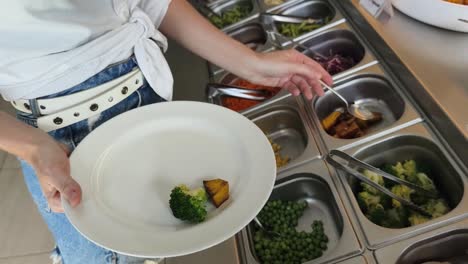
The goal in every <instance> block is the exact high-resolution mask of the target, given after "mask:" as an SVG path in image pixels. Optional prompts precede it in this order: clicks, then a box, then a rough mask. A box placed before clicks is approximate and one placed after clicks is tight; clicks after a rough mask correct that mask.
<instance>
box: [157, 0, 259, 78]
mask: <svg viewBox="0 0 468 264" xmlns="http://www.w3.org/2000/svg"><path fill="white" fill-rule="evenodd" d="M160 30H161V32H163V33H164V34H165V35H167V36H168V37H170V38H172V39H174V40H175V41H177V42H178V43H180V44H181V45H183V46H184V47H186V48H187V49H189V50H191V51H192V52H194V53H195V54H197V55H199V56H200V57H202V58H204V59H206V60H208V61H210V62H212V63H214V64H216V65H218V66H221V67H222V68H224V69H226V70H228V71H230V72H232V73H234V74H237V75H241V76H248V75H249V73H250V72H251V71H252V66H253V65H252V64H253V62H255V60H256V59H257V56H256V53H255V52H254V51H252V50H251V49H249V48H248V47H246V46H245V45H243V44H241V43H240V42H238V41H236V40H234V39H232V38H230V37H228V36H227V35H226V34H224V33H223V32H221V31H220V30H218V29H217V28H216V27H214V26H213V25H212V24H211V23H210V22H208V20H206V19H205V18H204V17H202V16H201V15H200V14H199V13H198V12H197V11H196V10H195V9H194V8H193V7H192V6H191V5H190V4H189V3H188V2H187V1H185V0H172V3H171V4H170V6H169V9H168V11H167V14H166V16H165V18H164V20H163V22H162V24H161V27H160Z"/></svg>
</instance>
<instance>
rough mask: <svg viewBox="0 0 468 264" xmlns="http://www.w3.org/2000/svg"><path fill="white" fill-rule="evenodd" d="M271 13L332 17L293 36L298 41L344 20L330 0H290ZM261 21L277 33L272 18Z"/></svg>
mask: <svg viewBox="0 0 468 264" xmlns="http://www.w3.org/2000/svg"><path fill="white" fill-rule="evenodd" d="M271 13H273V14H280V15H291V16H297V17H304V18H325V17H332V19H331V20H330V21H329V22H328V23H327V24H326V25H324V26H322V27H320V28H317V29H315V30H312V31H310V32H308V33H304V34H302V35H300V36H298V37H296V38H294V40H296V41H300V40H302V39H304V38H307V37H310V36H312V35H315V34H318V33H320V32H323V31H325V30H328V29H329V28H331V27H334V26H336V25H338V24H340V23H343V22H345V19H344V17H343V15H341V13H340V12H339V11H338V10H337V9H336V8H335V7H334V6H333V5H332V4H330V2H328V1H325V0H306V1H290V2H287V3H286V4H284V5H281V7H279V8H278V9H274V10H272V11H271ZM262 23H264V24H265V27H266V28H268V29H269V30H272V31H275V32H277V33H279V31H278V24H277V22H276V21H275V20H274V19H263V21H262Z"/></svg>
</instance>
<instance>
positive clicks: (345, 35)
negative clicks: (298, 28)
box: [282, 23, 378, 80]
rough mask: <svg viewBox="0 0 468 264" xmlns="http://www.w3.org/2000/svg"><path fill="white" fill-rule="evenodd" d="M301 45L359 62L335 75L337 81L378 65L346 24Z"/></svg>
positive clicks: (310, 38) (324, 53)
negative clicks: (345, 56) (348, 57)
mask: <svg viewBox="0 0 468 264" xmlns="http://www.w3.org/2000/svg"><path fill="white" fill-rule="evenodd" d="M299 43H301V44H302V45H304V46H306V47H308V48H310V49H311V50H312V51H314V52H317V53H319V54H321V55H324V56H328V55H330V53H332V54H336V53H339V54H343V55H347V56H351V57H353V59H354V60H355V61H356V62H357V63H356V65H354V66H353V67H351V68H349V69H348V70H345V71H343V72H340V73H337V74H335V75H333V79H335V80H337V79H340V78H342V77H344V76H346V75H349V74H352V73H355V72H357V71H360V70H362V69H364V68H367V67H370V66H372V65H374V64H377V63H378V62H377V61H376V59H375V57H374V55H373V54H372V52H371V51H370V50H369V49H368V48H366V47H365V46H364V45H363V44H362V42H361V41H360V40H359V38H358V37H357V35H356V34H355V33H354V31H353V30H352V29H351V28H350V27H349V26H348V25H347V24H346V23H342V24H338V25H336V26H334V27H332V28H330V29H328V30H326V31H324V32H322V33H319V34H317V35H314V36H312V37H309V38H305V39H303V40H302V41H299ZM282 45H287V46H288V47H289V46H292V45H293V44H291V43H288V42H285V43H283V44H282ZM296 49H297V50H298V51H301V52H302V51H303V49H302V48H301V47H296ZM330 51H332V52H330ZM304 54H306V55H309V54H310V55H311V52H308V51H305V52H304Z"/></svg>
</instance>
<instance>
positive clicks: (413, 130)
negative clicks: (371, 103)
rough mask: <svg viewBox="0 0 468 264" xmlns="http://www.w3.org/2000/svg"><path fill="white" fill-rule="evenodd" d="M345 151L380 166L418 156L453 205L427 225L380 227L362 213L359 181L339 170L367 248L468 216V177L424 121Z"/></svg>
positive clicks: (418, 159)
mask: <svg viewBox="0 0 468 264" xmlns="http://www.w3.org/2000/svg"><path fill="white" fill-rule="evenodd" d="M345 152H346V153H348V154H350V155H353V156H355V157H357V158H359V159H362V160H364V161H366V162H368V163H370V164H371V165H374V166H377V167H378V166H381V165H383V164H384V163H391V164H393V163H396V162H397V161H404V160H407V159H415V160H416V161H422V162H424V163H425V164H428V165H430V166H431V168H430V169H431V171H432V173H431V175H430V176H431V177H433V179H434V182H435V184H436V185H437V187H438V188H439V190H440V192H441V193H442V195H444V196H445V197H446V198H447V199H448V201H449V204H450V205H451V207H452V208H453V209H452V210H451V211H450V212H449V213H447V214H446V215H444V216H441V217H439V218H436V219H433V220H430V221H428V222H426V223H424V224H420V225H416V226H412V227H407V228H400V229H390V228H385V227H381V226H378V225H376V224H374V223H372V222H371V221H370V220H368V219H367V218H366V216H365V215H364V214H363V213H362V211H361V209H360V207H359V205H358V203H357V200H356V198H355V195H354V193H353V191H355V190H356V188H355V187H357V184H358V182H357V181H356V180H355V179H354V178H352V177H350V176H348V175H345V174H343V173H341V172H339V173H338V175H339V178H340V180H341V182H342V184H343V188H344V189H345V192H346V194H347V197H348V199H349V202H350V203H351V206H352V208H353V210H352V211H354V215H355V217H356V218H357V220H358V222H359V225H360V226H361V231H362V232H363V235H364V237H365V240H366V242H367V245H368V248H370V249H377V248H380V247H383V246H386V245H388V244H390V243H394V242H397V241H400V240H403V239H406V238H408V237H412V236H415V235H417V234H419V233H422V232H426V231H428V230H431V229H434V228H437V227H440V226H442V225H446V224H449V223H451V222H454V221H457V220H459V219H461V218H463V217H466V216H468V212H467V210H466V208H467V207H468V193H467V192H466V190H467V188H468V179H467V176H466V175H464V174H463V173H462V171H461V170H460V168H459V166H458V165H457V164H456V163H455V162H454V161H453V160H452V159H451V158H450V155H449V154H448V152H447V151H445V149H444V148H443V146H441V145H440V143H439V142H438V141H437V140H436V139H435V138H434V137H433V136H432V135H431V134H430V132H429V130H428V129H427V128H426V126H425V124H424V123H420V124H416V125H413V126H410V127H407V128H404V129H402V130H400V131H397V132H393V133H391V134H388V135H386V136H384V137H382V138H380V139H378V140H374V141H372V142H369V143H367V144H365V145H364V146H360V147H354V148H351V149H347V150H345ZM350 211H351V210H350Z"/></svg>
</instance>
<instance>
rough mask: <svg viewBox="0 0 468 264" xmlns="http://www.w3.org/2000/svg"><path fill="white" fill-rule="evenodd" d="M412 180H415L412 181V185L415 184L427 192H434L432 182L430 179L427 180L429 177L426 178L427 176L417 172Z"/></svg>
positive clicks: (434, 188)
mask: <svg viewBox="0 0 468 264" xmlns="http://www.w3.org/2000/svg"><path fill="white" fill-rule="evenodd" d="M414 178H415V180H414V181H413V183H414V184H417V185H419V186H421V187H423V188H424V189H426V190H428V191H436V187H435V185H434V182H433V181H432V180H431V178H429V176H427V174H425V173H422V172H418V173H416V175H415V177H414Z"/></svg>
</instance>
